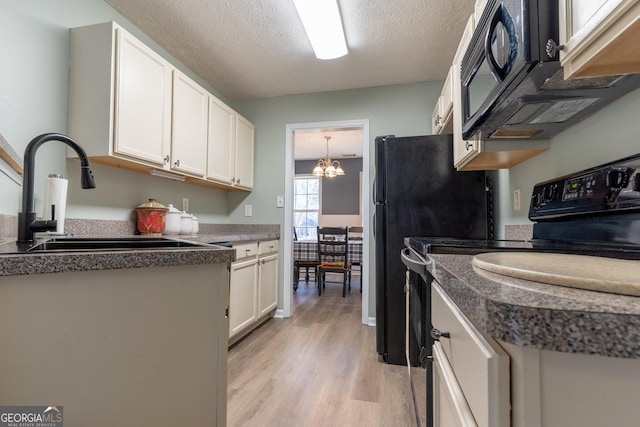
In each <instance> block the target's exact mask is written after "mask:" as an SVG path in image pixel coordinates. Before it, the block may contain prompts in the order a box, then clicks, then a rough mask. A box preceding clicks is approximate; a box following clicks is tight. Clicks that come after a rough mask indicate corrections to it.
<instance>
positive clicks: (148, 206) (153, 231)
mask: <svg viewBox="0 0 640 427" xmlns="http://www.w3.org/2000/svg"><path fill="white" fill-rule="evenodd" d="M168 210H169V209H168V208H166V207H165V206H163V205H162V204H161V203H158V202H157V201H156V199H149V201H148V202H145V203H143V204H141V205H140V206H138V207H137V208H136V214H137V215H138V232H139V233H140V234H143V235H146V236H161V235H162V232H163V231H164V226H165V224H166V221H167V211H168Z"/></svg>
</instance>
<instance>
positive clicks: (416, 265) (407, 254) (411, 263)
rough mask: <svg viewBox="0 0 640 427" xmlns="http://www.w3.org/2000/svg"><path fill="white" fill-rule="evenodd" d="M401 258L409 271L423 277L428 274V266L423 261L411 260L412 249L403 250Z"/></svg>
mask: <svg viewBox="0 0 640 427" xmlns="http://www.w3.org/2000/svg"><path fill="white" fill-rule="evenodd" d="M400 258H401V259H402V263H403V264H404V265H406V266H407V268H408V269H409V270H411V271H415V272H416V273H418V274H420V275H422V276H425V275H426V274H427V265H426V264H425V263H424V262H422V261H419V260H415V259H413V258H411V249H409V248H404V249H402V250H401V251H400Z"/></svg>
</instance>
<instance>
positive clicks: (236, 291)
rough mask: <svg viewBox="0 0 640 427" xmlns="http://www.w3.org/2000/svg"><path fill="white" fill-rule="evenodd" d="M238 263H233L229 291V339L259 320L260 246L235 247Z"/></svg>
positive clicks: (253, 244)
mask: <svg viewBox="0 0 640 427" xmlns="http://www.w3.org/2000/svg"><path fill="white" fill-rule="evenodd" d="M234 249H236V261H235V262H233V263H231V279H230V283H231V285H230V286H231V289H230V290H229V338H232V337H234V336H236V335H237V334H239V333H240V332H242V331H243V330H244V329H246V328H247V327H248V326H249V325H251V324H253V323H255V321H256V320H257V301H256V291H257V286H258V257H257V254H258V244H257V243H251V244H242V245H237V246H236V245H234Z"/></svg>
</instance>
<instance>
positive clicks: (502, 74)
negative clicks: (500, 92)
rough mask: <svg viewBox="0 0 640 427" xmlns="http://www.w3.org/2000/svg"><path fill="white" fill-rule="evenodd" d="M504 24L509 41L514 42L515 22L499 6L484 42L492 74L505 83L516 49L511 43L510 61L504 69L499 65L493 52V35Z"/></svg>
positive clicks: (485, 53) (485, 54)
mask: <svg viewBox="0 0 640 427" xmlns="http://www.w3.org/2000/svg"><path fill="white" fill-rule="evenodd" d="M500 23H502V25H503V26H504V27H505V29H506V30H507V33H508V35H509V39H510V40H512V39H514V38H515V27H514V25H513V20H512V19H511V16H509V14H508V13H507V11H506V10H505V9H504V7H503V6H498V8H497V9H496V11H495V13H494V14H493V17H492V18H491V23H490V24H489V30H488V31H487V35H486V37H485V40H484V56H485V58H486V59H487V64H488V65H489V69H490V70H491V74H493V76H494V77H495V78H496V79H497V80H498V81H500V82H502V81H504V79H505V78H506V77H507V74H508V73H509V71H510V70H511V65H512V63H513V61H514V60H515V57H516V53H517V51H516V47H515V45H514V44H513V43H509V48H510V49H509V59H508V60H507V63H506V64H505V66H504V67H501V66H500V65H498V62H497V61H496V59H495V58H494V56H493V51H492V50H491V38H492V36H493V33H494V31H495V29H496V27H497V26H498V24H500Z"/></svg>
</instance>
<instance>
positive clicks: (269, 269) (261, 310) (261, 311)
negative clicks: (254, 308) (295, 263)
mask: <svg viewBox="0 0 640 427" xmlns="http://www.w3.org/2000/svg"><path fill="white" fill-rule="evenodd" d="M258 277H259V284H258V317H261V316H263V315H265V314H267V313H269V312H270V311H271V310H273V309H274V308H276V307H277V306H278V254H277V253H276V254H273V255H269V256H265V257H261V258H260V272H259V273H258Z"/></svg>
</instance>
